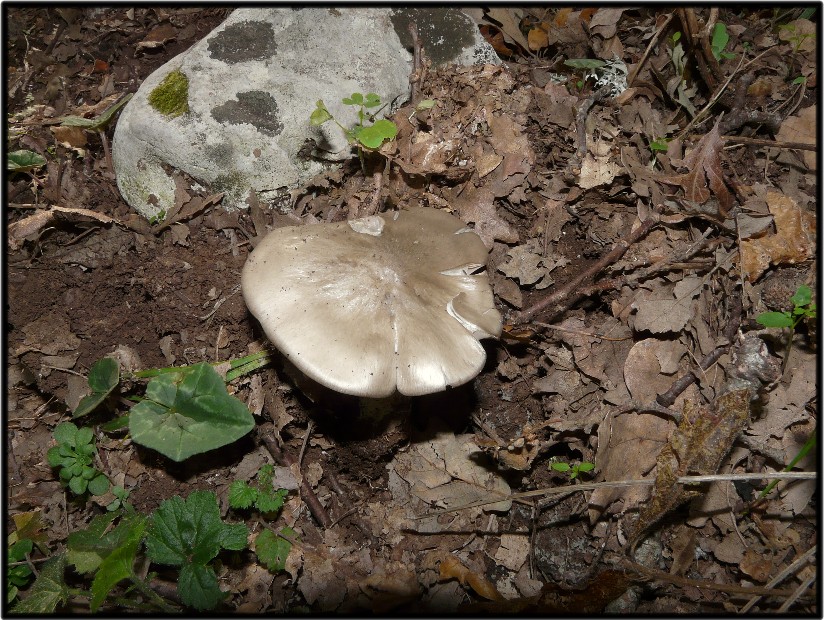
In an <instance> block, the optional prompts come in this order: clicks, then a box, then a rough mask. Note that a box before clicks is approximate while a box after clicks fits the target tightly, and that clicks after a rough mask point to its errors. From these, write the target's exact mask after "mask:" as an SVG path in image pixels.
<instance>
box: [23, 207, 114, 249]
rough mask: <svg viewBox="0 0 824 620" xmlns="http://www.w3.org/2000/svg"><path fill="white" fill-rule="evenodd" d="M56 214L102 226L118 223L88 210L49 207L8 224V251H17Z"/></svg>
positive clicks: (106, 216)
mask: <svg viewBox="0 0 824 620" xmlns="http://www.w3.org/2000/svg"><path fill="white" fill-rule="evenodd" d="M58 213H66V214H69V215H79V216H82V217H90V218H92V219H94V220H97V221H98V222H103V223H104V224H111V223H119V222H118V221H117V220H115V219H114V218H111V217H109V216H108V215H103V214H102V213H97V212H95V211H90V210H89V209H75V208H71V207H51V208H50V209H49V210H48V211H38V212H37V213H35V214H34V215H30V216H28V217H26V218H23V219H22V220H20V221H17V222H13V223H11V224H9V227H8V230H7V233H8V237H7V239H8V243H9V249H10V250H12V251H14V250H19V249H20V247H21V246H22V245H23V241H24V240H25V238H26V237H28V236H29V235H34V234H36V233H38V232H40V230H42V229H43V228H44V227H45V226H46V225H47V224H49V223H50V222H51V221H52V220H53V219H54V218H55V217H56V216H57V214H58Z"/></svg>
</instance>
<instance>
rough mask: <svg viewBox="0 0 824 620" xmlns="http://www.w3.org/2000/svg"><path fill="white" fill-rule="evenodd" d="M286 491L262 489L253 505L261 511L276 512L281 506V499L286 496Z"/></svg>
mask: <svg viewBox="0 0 824 620" xmlns="http://www.w3.org/2000/svg"><path fill="white" fill-rule="evenodd" d="M287 493H288V491H287V490H286V489H278V490H277V491H273V490H267V491H263V492H261V493H259V494H258V498H257V502H255V506H256V507H257V509H258V510H260V511H261V512H277V511H278V510H280V509H281V508H283V500H284V499H285V498H286V495H287Z"/></svg>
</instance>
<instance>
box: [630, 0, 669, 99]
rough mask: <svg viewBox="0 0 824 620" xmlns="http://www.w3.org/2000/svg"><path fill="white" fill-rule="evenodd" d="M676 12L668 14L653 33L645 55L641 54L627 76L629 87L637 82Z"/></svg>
mask: <svg viewBox="0 0 824 620" xmlns="http://www.w3.org/2000/svg"><path fill="white" fill-rule="evenodd" d="M674 15H675V14H674V13H670V14H669V15H667V18H666V19H665V20H664V23H663V24H661V26H660V27H659V28H658V29H657V30H656V31H655V34H653V35H652V38H651V39H650V40H649V44H648V45H647V49H645V50H644V55H643V56H641V60H639V61H638V64H637V65H635V68H634V69H633V70H632V73H630V74H629V77H628V78H627V88H629V87H630V86H632V83H633V82H635V78H637V77H638V74H639V73H640V72H641V69H642V68H643V66H644V65H645V64H646V63H647V59H649V55H650V53H651V52H652V49H653V48H654V47H655V46H656V44H657V43H658V37H660V36H661V35H662V34H663V33H664V32H665V31H666V29H667V26H669V23H670V22H671V21H672V18H673V17H674Z"/></svg>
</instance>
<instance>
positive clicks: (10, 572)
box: [6, 538, 34, 603]
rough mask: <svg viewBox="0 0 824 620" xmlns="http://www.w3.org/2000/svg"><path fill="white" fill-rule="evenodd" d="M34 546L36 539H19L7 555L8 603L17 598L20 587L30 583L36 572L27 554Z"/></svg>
mask: <svg viewBox="0 0 824 620" xmlns="http://www.w3.org/2000/svg"><path fill="white" fill-rule="evenodd" d="M33 548H34V541H32V540H31V539H30V538H24V539H23V540H18V541H17V542H16V543H14V544H13V545H11V546H10V547H9V550H8V555H7V556H6V603H11V602H12V601H13V600H14V599H15V598H17V592H18V589H19V588H24V587H26V586H27V585H28V583H29V581H30V580H31V578H32V576H33V575H34V573H33V572H32V570H31V567H30V566H29V564H28V563H27V556H28V555H29V554H30V553H31V552H32V549H33Z"/></svg>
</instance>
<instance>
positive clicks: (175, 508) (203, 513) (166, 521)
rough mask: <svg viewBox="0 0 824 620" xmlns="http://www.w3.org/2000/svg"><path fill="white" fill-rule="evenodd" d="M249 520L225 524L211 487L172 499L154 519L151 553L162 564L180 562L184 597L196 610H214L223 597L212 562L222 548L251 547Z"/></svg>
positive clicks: (150, 530)
mask: <svg viewBox="0 0 824 620" xmlns="http://www.w3.org/2000/svg"><path fill="white" fill-rule="evenodd" d="M248 535H249V530H248V528H247V527H246V525H245V524H243V523H239V524H234V525H233V524H226V523H224V522H223V521H221V519H220V506H218V503H217V497H216V496H215V494H214V493H212V492H211V491H195V492H193V493H192V494H191V495H189V497H188V498H187V499H185V500H183V499H181V498H180V497H173V498H171V499H167V500H165V501H164V502H162V503H161V504H160V506H159V507H158V509H157V510H156V511H155V512H154V513H153V514H152V516H151V519H150V520H149V528H148V530H147V534H146V553H147V555H148V557H149V558H150V559H151V560H152V561H153V562H157V563H159V564H168V565H171V566H178V567H180V577H179V580H178V585H177V588H178V592H179V593H180V600H181V601H183V603H184V604H186V605H188V606H189V607H193V608H195V609H197V610H201V611H202V610H206V609H213V608H214V607H216V606H217V604H218V603H219V602H220V601H222V600H223V597H224V596H225V595H224V593H223V592H222V591H221V590H220V588H219V587H218V582H217V576H216V575H215V571H214V569H212V567H211V566H210V565H209V563H210V562H211V561H212V560H213V559H215V557H217V554H218V553H219V552H220V550H221V549H228V550H232V551H240V550H241V549H244V548H246V538H247V536H248Z"/></svg>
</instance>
